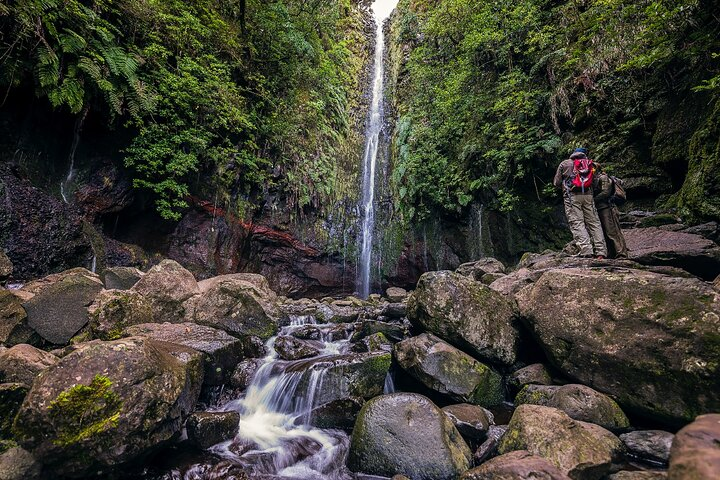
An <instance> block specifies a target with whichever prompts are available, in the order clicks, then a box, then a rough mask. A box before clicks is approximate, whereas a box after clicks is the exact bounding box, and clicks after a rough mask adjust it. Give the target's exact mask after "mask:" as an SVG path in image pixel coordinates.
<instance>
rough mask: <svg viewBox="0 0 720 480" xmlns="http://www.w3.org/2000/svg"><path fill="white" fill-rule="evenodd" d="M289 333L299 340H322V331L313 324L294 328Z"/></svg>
mask: <svg viewBox="0 0 720 480" xmlns="http://www.w3.org/2000/svg"><path fill="white" fill-rule="evenodd" d="M291 335H292V336H293V337H295V338H299V339H300V340H322V331H321V330H320V329H319V328H318V327H316V326H314V325H304V326H302V327H300V328H298V329H297V330H294V331H293V332H292V333H291Z"/></svg>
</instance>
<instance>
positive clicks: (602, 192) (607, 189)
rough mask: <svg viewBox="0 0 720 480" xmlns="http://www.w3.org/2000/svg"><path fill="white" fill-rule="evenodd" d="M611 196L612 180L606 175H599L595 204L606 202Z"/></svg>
mask: <svg viewBox="0 0 720 480" xmlns="http://www.w3.org/2000/svg"><path fill="white" fill-rule="evenodd" d="M611 194H612V180H610V176H608V175H600V176H599V177H598V189H597V191H596V192H595V195H594V198H595V201H596V202H607V201H608V200H609V199H610V195H611Z"/></svg>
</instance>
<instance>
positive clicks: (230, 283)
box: [185, 273, 280, 339]
mask: <svg viewBox="0 0 720 480" xmlns="http://www.w3.org/2000/svg"><path fill="white" fill-rule="evenodd" d="M199 289H200V294H199V295H197V296H195V297H193V298H191V299H190V300H189V301H188V302H187V303H186V304H185V308H186V310H187V316H186V318H187V321H191V322H195V323H198V324H200V325H207V326H209V327H213V328H219V329H221V330H224V331H226V332H228V333H229V334H230V335H234V336H236V337H243V336H251V335H254V336H257V337H259V338H262V339H268V338H270V337H272V336H273V335H275V334H276V333H277V331H278V320H279V318H280V311H279V309H278V307H277V302H278V298H277V295H276V294H275V292H273V291H272V290H271V289H270V286H269V284H268V282H267V280H266V279H265V277H263V276H262V275H255V274H250V273H236V274H233V275H222V276H219V277H214V278H210V279H208V280H203V281H201V282H200V283H199Z"/></svg>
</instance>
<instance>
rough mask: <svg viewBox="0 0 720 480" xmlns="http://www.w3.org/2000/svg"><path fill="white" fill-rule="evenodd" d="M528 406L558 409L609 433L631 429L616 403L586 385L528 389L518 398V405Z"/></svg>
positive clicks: (522, 391)
mask: <svg viewBox="0 0 720 480" xmlns="http://www.w3.org/2000/svg"><path fill="white" fill-rule="evenodd" d="M525 403H529V404H533V405H543V406H546V407H554V408H558V409H560V410H562V411H563V412H565V413H567V414H568V415H569V416H570V418H573V419H575V420H581V421H583V422H589V423H594V424H596V425H600V426H601V427H603V428H607V429H608V430H623V429H626V428H628V427H629V426H630V422H629V421H628V418H627V417H626V416H625V413H623V411H622V410H621V409H620V407H619V406H618V404H617V403H615V400H613V399H612V398H610V397H608V396H607V395H604V394H602V393H600V392H597V391H595V390H593V389H592V388H590V387H586V386H585V385H574V384H570V385H563V386H561V387H557V386H547V385H527V386H525V387H524V388H523V389H522V390H521V391H520V393H518V395H517V396H516V397H515V404H516V405H522V404H525Z"/></svg>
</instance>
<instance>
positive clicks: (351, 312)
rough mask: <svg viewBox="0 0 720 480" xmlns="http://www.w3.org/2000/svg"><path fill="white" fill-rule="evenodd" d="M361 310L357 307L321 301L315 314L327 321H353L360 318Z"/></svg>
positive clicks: (320, 319)
mask: <svg viewBox="0 0 720 480" xmlns="http://www.w3.org/2000/svg"><path fill="white" fill-rule="evenodd" d="M359 315H360V310H359V309H358V308H357V307H340V306H337V305H333V304H327V303H321V304H319V305H318V306H317V308H316V311H315V316H316V317H317V319H318V320H319V321H321V322H326V323H352V322H354V321H356V320H357V319H358V316H359Z"/></svg>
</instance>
